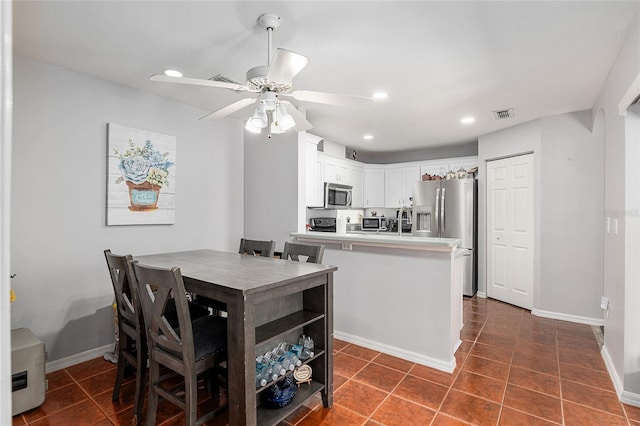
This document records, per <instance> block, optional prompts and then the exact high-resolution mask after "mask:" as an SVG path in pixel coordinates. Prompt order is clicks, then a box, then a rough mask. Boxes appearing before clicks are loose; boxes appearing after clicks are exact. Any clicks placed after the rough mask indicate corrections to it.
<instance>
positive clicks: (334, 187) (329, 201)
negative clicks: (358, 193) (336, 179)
mask: <svg viewBox="0 0 640 426" xmlns="http://www.w3.org/2000/svg"><path fill="white" fill-rule="evenodd" d="M352 190H353V187H352V186H351V185H340V184H338V183H330V182H326V183H325V184H324V208H325V209H350V208H351V195H352V194H351V191H352Z"/></svg>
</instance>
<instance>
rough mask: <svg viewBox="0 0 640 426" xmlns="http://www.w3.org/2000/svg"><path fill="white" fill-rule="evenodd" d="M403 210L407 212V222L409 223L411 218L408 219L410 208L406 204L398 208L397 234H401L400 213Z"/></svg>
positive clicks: (401, 213)
mask: <svg viewBox="0 0 640 426" xmlns="http://www.w3.org/2000/svg"><path fill="white" fill-rule="evenodd" d="M404 212H407V213H408V215H407V222H408V223H411V219H409V217H410V216H409V215H410V214H411V209H410V208H409V207H407V206H402V208H401V209H400V212H399V213H398V236H400V237H401V236H402V215H403V214H404Z"/></svg>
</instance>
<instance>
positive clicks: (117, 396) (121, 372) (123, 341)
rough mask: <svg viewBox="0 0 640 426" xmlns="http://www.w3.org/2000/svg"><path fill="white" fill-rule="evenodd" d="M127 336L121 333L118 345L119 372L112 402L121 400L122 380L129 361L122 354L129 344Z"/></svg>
mask: <svg viewBox="0 0 640 426" xmlns="http://www.w3.org/2000/svg"><path fill="white" fill-rule="evenodd" d="M125 336H126V334H124V333H122V332H121V333H120V339H121V340H120V345H118V371H117V373H116V383H115V384H114V385H113V394H112V395H111V400H112V401H117V400H118V399H120V386H121V385H122V378H123V377H124V367H126V365H127V360H125V359H124V357H123V356H122V352H123V350H124V348H125V347H126V346H125V345H126V344H127V338H126V337H125Z"/></svg>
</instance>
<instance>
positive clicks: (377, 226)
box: [360, 217, 387, 232]
mask: <svg viewBox="0 0 640 426" xmlns="http://www.w3.org/2000/svg"><path fill="white" fill-rule="evenodd" d="M360 229H362V230H363V231H376V232H377V231H386V230H387V219H385V218H384V217H363V218H362V222H360Z"/></svg>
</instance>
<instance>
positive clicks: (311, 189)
mask: <svg viewBox="0 0 640 426" xmlns="http://www.w3.org/2000/svg"><path fill="white" fill-rule="evenodd" d="M319 139H320V138H318V137H317V136H315V135H310V134H306V133H300V134H299V136H298V140H299V142H301V143H300V144H299V146H300V149H303V150H304V159H305V161H304V163H305V164H304V167H305V171H304V177H305V203H306V205H307V206H308V207H322V206H324V163H323V161H322V158H320V155H319V154H318V148H317V144H318V140H319Z"/></svg>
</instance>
